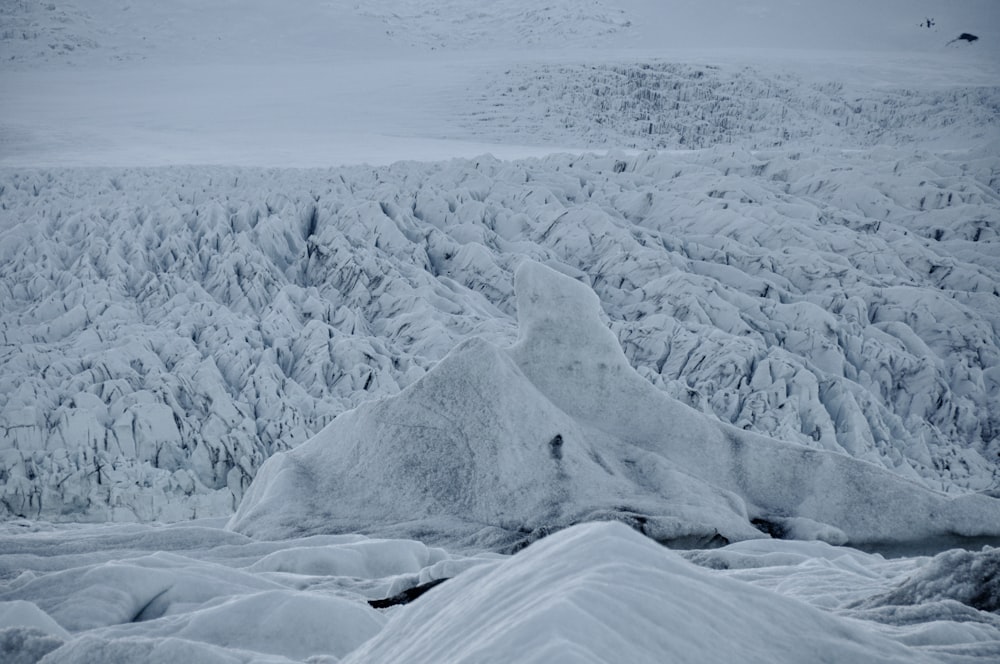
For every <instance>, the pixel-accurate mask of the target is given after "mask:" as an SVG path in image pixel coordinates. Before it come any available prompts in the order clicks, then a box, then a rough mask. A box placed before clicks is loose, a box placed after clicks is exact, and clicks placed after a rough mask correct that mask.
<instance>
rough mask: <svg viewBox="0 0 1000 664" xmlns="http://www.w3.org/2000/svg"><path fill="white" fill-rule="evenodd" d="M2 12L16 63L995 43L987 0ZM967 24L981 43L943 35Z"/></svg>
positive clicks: (512, 2)
mask: <svg viewBox="0 0 1000 664" xmlns="http://www.w3.org/2000/svg"><path fill="white" fill-rule="evenodd" d="M0 17H2V19H3V29H2V30H0V57H2V60H3V61H4V62H5V64H7V65H13V66H16V67H24V66H28V67H34V66H39V65H41V66H51V65H55V66H62V65H66V64H69V65H73V66H79V65H93V64H100V65H106V64H109V63H114V64H121V63H125V64H132V63H147V62H167V61H170V60H175V61H177V60H182V61H185V62H206V61H218V60H228V61H235V60H254V61H266V60H300V61H301V60H308V59H315V58H324V57H326V58H329V57H339V58H343V57H348V58H350V57H380V56H382V55H384V54H385V53H386V52H393V53H406V52H409V53H414V52H428V51H454V52H465V53H476V52H481V51H483V50H494V51H517V50H521V51H523V50H525V49H530V50H536V51H545V50H548V51H555V50H565V49H566V48H578V49H581V50H584V49H585V50H588V51H593V50H594V49H601V48H603V49H613V50H622V49H651V48H655V49H664V48H675V49H677V48H681V49H688V50H690V49H699V48H700V49H719V48H723V49H725V48H739V49H746V48H757V49H760V48H771V49H775V48H776V49H807V50H813V49H828V50H831V49H832V50H841V51H872V52H883V53H884V52H904V51H905V52H914V53H916V52H923V53H935V54H941V55H947V54H949V53H954V52H956V51H958V50H959V49H961V48H963V47H968V48H969V50H970V51H971V50H975V51H977V52H978V51H982V52H986V53H993V54H995V53H997V52H1000V45H998V44H997V37H998V25H997V22H996V7H995V4H994V3H993V2H992V0H962V2H952V1H949V0H920V1H919V2H914V1H913V0H880V2H878V3H870V2H865V1H864V0H841V2H838V3H836V4H835V5H833V4H829V5H828V4H820V3H801V2H795V1H794V0H770V1H769V2H767V3H749V4H748V3H746V2H741V1H740V0H698V1H697V2H696V1H694V0H681V1H679V2H669V3H667V2H661V1H660V0H586V1H581V0H547V1H546V2H545V3H544V4H543V5H541V6H540V5H539V4H538V3H537V2H534V1H533V0H498V1H495V2H490V3H482V2H478V1H477V0H438V1H437V2H434V3H433V4H431V5H428V4H427V3H426V2H421V1H420V0H381V1H380V2H378V3H368V4H364V3H357V2H355V1H354V0H327V1H326V2H316V1H315V0H286V1H285V2H282V3H281V4H280V5H275V4H274V3H273V2H268V1H267V0H243V1H242V2H241V3H240V4H239V7H238V8H237V7H235V6H234V5H233V4H232V3H229V2H224V1H222V0H175V1H174V2H171V3H170V5H169V6H167V5H163V3H157V2H151V1H149V0H133V1H132V2H130V3H128V4H126V5H124V6H121V5H109V4H107V3H92V2H84V1H83V0H60V1H59V2H7V3H4V5H3V6H2V7H0ZM929 19H930V22H931V24H928V20H929ZM970 31H971V32H974V33H976V34H977V36H978V37H979V40H977V42H976V43H975V44H969V43H967V42H961V43H959V44H954V43H953V44H949V41H950V40H952V39H953V38H955V37H958V36H959V34H961V33H963V32H970Z"/></svg>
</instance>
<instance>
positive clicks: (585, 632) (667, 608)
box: [344, 524, 933, 664]
mask: <svg viewBox="0 0 1000 664" xmlns="http://www.w3.org/2000/svg"><path fill="white" fill-rule="evenodd" d="M709 653H710V655H708V654H709ZM817 653H822V654H823V659H824V661H829V662H845V663H846V662H856V661H866V662H896V661H898V662H920V661H933V660H932V659H930V658H928V657H926V656H925V655H924V654H923V653H921V652H920V651H917V650H914V649H910V648H906V647H904V646H901V645H900V644H898V643H894V642H892V641H890V640H889V639H887V638H886V637H884V636H882V635H879V634H877V633H873V632H872V631H869V630H867V629H865V628H863V627H861V626H860V624H856V623H853V622H851V621H848V620H845V619H843V618H839V617H836V616H834V615H832V614H829V613H824V612H822V611H820V610H818V609H816V608H814V607H810V606H808V605H806V604H804V603H802V602H799V601H796V600H792V599H788V598H786V597H782V596H780V595H778V594H776V593H772V592H769V591H767V590H763V589H760V588H754V587H752V586H750V585H749V584H745V583H741V582H738V581H734V580H731V579H727V578H724V577H722V576H719V575H713V574H712V573H711V572H708V571H706V570H702V569H700V568H698V567H696V566H694V565H692V564H691V563H688V562H686V561H684V560H683V559H682V558H680V557H679V556H678V555H677V554H676V553H673V552H671V551H669V550H667V549H665V548H663V547H661V546H659V545H657V544H655V543H654V542H652V541H651V540H649V539H648V538H645V537H643V536H642V535H640V534H638V533H636V532H634V531H631V530H630V529H628V528H626V527H624V526H622V525H620V524H585V525H578V526H575V527H573V528H570V529H567V530H564V531H562V532H560V533H558V534H556V535H553V536H551V537H549V538H546V539H545V540H542V541H540V542H537V543H535V544H532V545H531V546H530V547H528V548H527V549H525V550H524V551H523V552H521V553H519V554H518V555H516V556H514V557H512V558H511V559H509V560H507V561H505V562H504V563H502V564H500V565H497V566H490V567H481V568H478V569H474V570H471V571H470V572H467V573H465V574H463V575H461V576H459V577H457V578H455V579H452V580H450V581H448V582H446V583H444V584H441V585H439V586H438V587H436V588H434V589H433V590H431V591H430V592H428V593H427V594H426V595H424V596H423V597H421V599H420V600H418V601H417V602H414V603H413V604H411V605H409V606H407V607H405V608H403V609H401V610H400V611H399V612H398V613H397V614H395V615H393V616H392V618H391V619H390V620H389V622H388V623H387V625H386V626H385V628H384V629H383V630H382V631H381V632H380V633H379V634H378V635H377V636H375V637H374V638H373V639H371V640H370V641H368V642H367V643H365V644H363V645H362V646H361V647H359V648H358V649H357V650H355V651H354V652H353V653H351V654H350V655H349V656H348V657H347V658H346V659H345V660H344V661H345V662H375V661H379V662H389V661H406V662H414V663H419V662H444V661H447V662H454V663H456V664H457V663H459V662H482V663H486V662H514V661H516V662H551V661H566V662H570V661H571V662H612V661H629V662H663V661H702V660H704V659H705V658H706V656H707V657H708V658H709V659H712V660H716V661H750V662H802V661H809V660H811V659H813V658H814V657H815V656H816V654H817Z"/></svg>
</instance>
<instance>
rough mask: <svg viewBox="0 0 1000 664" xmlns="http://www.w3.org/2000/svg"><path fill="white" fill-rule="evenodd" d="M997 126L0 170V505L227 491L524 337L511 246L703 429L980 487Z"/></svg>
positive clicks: (214, 497) (227, 497)
mask: <svg viewBox="0 0 1000 664" xmlns="http://www.w3.org/2000/svg"><path fill="white" fill-rule="evenodd" d="M998 168H1000V165H998V163H997V159H996V157H995V156H993V155H992V154H990V152H989V150H988V149H983V150H980V151H976V150H970V151H967V152H959V153H949V154H935V153H930V152H914V151H913V150H910V149H907V148H885V147H881V148H876V149H872V150H866V151H844V150H828V149H822V148H815V149H814V150H813V151H811V152H809V151H805V150H799V149H787V148H785V149H776V150H774V151H772V152H765V153H760V152H758V153H753V152H750V151H742V150H736V149H733V148H729V147H724V146H720V147H716V148H711V149H706V150H702V151H694V152H688V153H663V154H654V153H641V154H636V155H625V154H608V155H603V156H599V155H580V156H573V155H554V156H550V157H546V158H542V159H534V160H521V161H513V162H505V161H498V160H496V159H493V158H490V157H483V158H480V159H476V160H463V159H459V160H453V161H449V162H441V163H434V164H419V163H409V162H407V163H399V164H395V165H392V166H387V167H370V168H369V167H343V168H338V169H335V170H304V171H291V172H289V171H281V170H272V171H269V170H264V169H234V168H232V167H201V168H196V169H189V168H186V169H180V168H159V169H96V170H62V171H60V170H20V169H19V170H9V169H8V170H5V171H2V172H0V180H2V183H0V188H2V189H0V201H2V204H0V234H2V238H3V242H2V243H0V247H2V249H0V251H2V252H3V257H4V260H3V262H2V266H0V294H2V298H0V299H2V302H3V305H2V310H0V339H2V340H3V344H4V354H3V360H2V362H3V367H4V372H3V378H2V379H0V380H3V381H4V382H3V385H4V388H3V389H2V390H0V405H2V410H0V419H2V427H0V435H2V439H0V440H2V444H0V449H2V457H0V472H2V473H3V477H4V485H3V496H2V502H3V505H4V509H5V510H6V512H7V513H8V514H9V515H11V516H23V517H31V518H48V519H53V518H56V519H58V518H73V519H81V518H82V519H92V520H105V519H117V520H133V519H143V520H146V519H163V518H165V519H176V518H190V517H195V516H212V515H224V514H228V513H229V512H230V511H231V510H233V509H234V508H235V506H236V504H237V503H238V501H239V500H240V498H241V497H242V495H243V491H244V490H245V489H246V487H247V486H249V484H250V481H251V480H252V479H253V476H254V475H255V474H256V472H257V469H258V468H259V467H260V465H261V464H262V463H263V462H264V461H265V460H266V459H267V458H268V457H269V456H271V455H272V454H273V453H275V452H279V451H284V450H288V449H291V448H293V447H295V446H297V445H298V444H300V443H302V442H305V441H306V440H307V439H308V438H310V437H311V436H312V435H313V434H314V433H316V432H317V431H319V430H320V429H321V428H322V427H323V426H325V425H326V424H328V423H329V422H330V421H332V420H333V418H334V417H335V416H336V415H338V414H340V413H342V412H344V411H346V410H349V409H350V408H354V407H355V406H358V405H359V404H360V403H361V402H362V401H365V400H370V399H375V398H378V397H385V396H391V395H394V394H397V393H398V392H399V391H400V390H401V389H403V388H405V387H406V386H408V385H410V384H412V383H413V382H414V381H415V380H417V379H418V378H419V377H421V376H422V375H424V374H425V373H426V372H427V371H428V370H429V369H430V368H431V367H432V366H433V365H434V364H435V363H436V362H438V361H439V360H441V359H442V358H443V357H444V356H445V355H446V353H447V352H448V351H449V350H451V348H452V347H454V346H455V345H457V344H458V343H459V342H461V341H462V340H464V339H468V338H471V337H473V336H480V337H482V338H484V339H486V340H487V341H489V342H491V343H494V344H496V345H501V346H503V345H511V344H512V343H514V341H515V340H516V335H517V330H516V325H515V321H514V312H515V298H514V288H513V271H514V268H515V266H516V265H517V264H519V263H520V262H521V261H522V260H523V259H524V258H525V257H527V258H531V259H533V260H539V261H543V262H549V264H552V265H557V266H560V267H561V269H563V270H564V271H567V272H569V273H571V274H576V275H577V276H582V275H586V279H587V281H589V282H590V285H591V286H592V287H593V289H594V290H595V292H596V293H597V294H598V296H599V297H600V300H601V306H602V309H603V310H604V311H605V314H606V315H607V317H608V322H609V325H610V328H611V329H612V330H613V331H614V333H615V335H616V336H617V338H618V340H619V342H620V344H621V346H622V347H623V348H624V350H625V354H626V357H627V358H628V360H629V363H630V364H631V365H632V366H633V367H634V368H635V369H636V370H637V371H638V372H639V373H640V374H641V375H642V376H643V377H644V378H646V379H647V380H648V381H650V382H651V383H652V384H654V385H655V386H656V387H658V388H659V389H661V390H662V391H664V392H665V393H667V394H669V395H671V396H673V397H674V398H677V399H680V400H681V401H683V402H684V403H687V404H688V405H691V406H693V407H695V408H696V409H698V410H701V411H702V412H706V413H710V414H712V415H713V416H714V417H716V418H717V419H719V420H720V421H723V422H728V423H730V424H733V425H735V426H737V427H740V428H743V429H747V430H750V431H754V432H757V433H760V434H764V435H767V436H770V437H774V438H778V439H781V440H786V441H790V442H795V443H799V444H803V445H807V446H810V447H813V448H816V449H824V450H832V451H837V452H842V453H847V454H849V455H851V456H854V457H857V458H861V459H865V460H867V461H871V462H873V463H876V464H879V465H881V466H883V467H886V468H889V469H891V470H893V471H894V472H896V473H898V474H901V475H903V476H906V477H909V478H910V479H914V480H917V481H921V482H924V483H925V484H927V485H928V486H930V487H931V488H934V489H937V490H943V491H950V492H954V491H961V490H978V491H984V490H985V491H989V490H995V487H996V486H997V472H998V463H997V461H998V455H1000V448H998V447H997V446H998V444H1000V443H998V441H1000V438H998V432H1000V423H998V420H997V413H998V412H1000V404H998V399H1000V388H998V385H1000V374H998V371H1000V369H998V363H1000V350H998V348H1000V343H998V336H997V333H996V330H997V329H998V327H1000V308H998V306H997V295H996V284H997V283H1000V265H998V263H997V259H996V255H995V252H994V251H992V250H991V249H990V247H991V246H993V245H994V244H995V243H996V238H997V236H996V229H995V228H994V224H993V221H992V219H993V216H995V209H996V199H997V193H996V191H997V182H998V181H997V179H996V172H997V170H998Z"/></svg>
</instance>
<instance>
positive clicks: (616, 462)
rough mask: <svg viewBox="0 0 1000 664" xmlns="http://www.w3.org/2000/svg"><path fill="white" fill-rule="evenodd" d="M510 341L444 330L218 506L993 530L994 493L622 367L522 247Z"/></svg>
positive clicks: (507, 528)
mask: <svg viewBox="0 0 1000 664" xmlns="http://www.w3.org/2000/svg"><path fill="white" fill-rule="evenodd" d="M515 292H516V295H517V313H518V326H519V337H518V341H517V343H516V344H515V345H514V346H513V347H512V348H510V349H506V350H505V349H501V348H498V347H496V346H494V345H492V344H490V343H488V342H486V341H484V340H481V339H472V340H469V341H467V342H465V343H463V344H460V345H459V346H458V348H456V349H455V350H454V351H453V352H452V353H451V354H449V355H448V356H447V357H446V358H445V359H444V360H442V361H441V362H440V363H439V364H438V365H437V366H436V367H434V369H432V370H431V371H430V372H429V373H428V374H427V375H426V376H424V377H423V378H422V379H420V380H419V381H417V382H416V383H414V384H413V385H411V386H410V387H409V388H407V389H406V390H404V391H403V392H402V393H400V394H399V395H398V396H395V397H391V398H387V399H384V400H381V401H378V402H370V403H366V404H362V405H361V406H359V407H358V408H357V409H355V410H353V411H350V412H348V413H345V414H343V415H341V416H340V417H338V418H337V419H336V420H335V421H334V422H333V423H331V424H330V425H329V426H328V427H327V428H326V429H324V430H323V431H322V432H320V433H319V434H317V435H316V436H315V437H314V438H313V439H312V440H310V441H309V442H307V443H305V444H303V445H302V446H300V447H298V448H296V449H295V450H292V451H291V452H288V453H281V454H277V455H275V456H273V457H271V458H270V459H269V460H268V461H267V462H266V463H265V464H264V466H263V467H262V468H261V470H260V472H259V474H258V475H257V477H256V479H255V480H254V482H253V484H252V485H251V487H250V489H249V490H248V491H247V493H246V495H245V496H244V498H243V501H242V502H241V504H240V507H239V509H238V510H237V512H236V514H235V515H234V516H233V518H232V520H231V521H230V524H229V527H230V528H232V529H233V530H236V531H239V532H243V533H246V534H250V535H252V536H256V537H265V538H275V537H290V536H300V535H303V534H310V533H320V532H348V531H357V532H363V533H379V534H387V533H389V534H393V535H405V536H409V537H415V538H418V539H426V540H431V541H446V542H449V543H452V544H454V543H455V542H456V541H462V542H465V543H474V544H476V545H480V546H481V545H487V546H507V547H510V546H513V547H517V546H519V545H521V544H523V543H524V542H526V541H530V540H532V539H534V538H537V537H538V536H540V535H544V534H546V533H548V532H550V531H553V530H558V529H561V528H565V527H567V526H569V525H572V524H574V523H577V522H581V521H592V520H599V519H618V520H623V521H626V522H628V523H630V524H631V525H633V526H634V527H636V528H637V529H639V530H641V531H642V532H644V533H646V534H648V535H650V536H651V537H654V538H655V539H658V540H661V541H672V540H679V539H694V540H695V541H698V542H701V543H705V542H709V541H711V540H713V539H721V540H722V541H723V542H727V541H733V540H743V539H749V538H754V537H761V536H762V534H761V533H760V531H758V530H757V529H755V528H754V527H753V526H752V525H751V523H750V521H751V519H758V520H761V521H763V522H765V523H768V524H777V525H778V527H779V528H781V529H782V530H783V531H784V532H785V533H786V534H789V535H791V536H793V537H794V536H799V537H809V538H823V539H830V540H834V541H835V542H836V543H843V542H844V541H850V542H852V543H857V542H872V541H899V540H916V539H921V538H925V537H928V536H933V535H939V534H958V535H965V536H974V535H1000V501H997V500H995V499H993V498H990V497H987V496H983V495H966V496H960V497H955V498H950V497H945V496H944V495H941V494H937V493H934V492H932V491H929V490H927V489H926V488H924V487H922V486H921V485H919V484H917V483H915V482H912V481H910V480H907V479H904V478H901V477H899V476H896V475H894V474H892V473H889V472H888V471H885V470H884V469H881V468H879V467H877V466H875V465H872V464H869V463H866V462H863V461H858V460H856V459H853V458H850V457H847V456H843V455H839V454H833V453H829V452H824V451H818V450H810V449H807V448H804V447H801V446H798V445H794V444H790V443H783V442H779V441H775V440H772V439H768V438H765V437H763V436H759V435H755V434H752V433H748V432H745V431H741V430H739V429H735V428H733V427H730V426H727V425H723V424H720V423H718V422H716V421H714V420H711V419H709V418H708V417H706V416H704V415H702V414H700V413H698V412H696V411H694V410H692V409H691V408H689V407H687V406H685V405H683V404H681V403H679V402H677V401H675V400H673V399H671V398H670V397H669V396H667V395H665V394H663V393H662V392H660V391H659V390H657V389H655V388H654V387H653V386H652V385H651V384H650V383H649V382H648V381H646V380H645V379H644V378H642V377H641V376H639V375H638V374H637V373H636V372H635V370H634V369H633V368H632V367H631V366H630V365H629V363H628V361H627V359H626V357H625V355H624V353H623V352H622V350H621V347H620V346H619V344H618V340H617V338H616V337H615V336H614V334H613V333H612V332H611V331H610V330H609V329H608V328H607V326H606V325H605V324H604V322H603V321H602V318H601V316H602V311H601V307H600V301H599V300H598V298H597V296H596V295H595V294H594V293H593V291H591V290H590V289H589V288H588V287H587V286H586V285H584V284H582V283H580V282H578V281H576V280H575V279H573V278H571V277H569V276H566V275H563V274H560V273H559V272H556V271H555V270H553V269H551V268H547V267H545V266H543V265H541V264H539V263H535V262H532V261H525V262H524V263H522V265H521V266H520V267H519V268H518V270H517V273H516V277H515Z"/></svg>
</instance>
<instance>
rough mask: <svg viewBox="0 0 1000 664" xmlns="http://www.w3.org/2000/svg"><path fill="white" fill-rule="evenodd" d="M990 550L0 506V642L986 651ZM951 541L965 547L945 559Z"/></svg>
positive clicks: (459, 655) (363, 649)
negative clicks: (515, 548)
mask: <svg viewBox="0 0 1000 664" xmlns="http://www.w3.org/2000/svg"><path fill="white" fill-rule="evenodd" d="M995 552H996V550H995V549H993V550H989V549H987V550H984V551H982V552H967V553H961V554H960V552H957V551H953V552H947V553H943V554H941V555H940V556H938V557H935V558H904V559H890V560H886V559H884V558H882V557H881V556H879V555H872V554H866V553H861V552H860V551H855V550H853V549H849V548H844V547H834V546H830V545H828V544H825V543H823V542H794V541H783V540H771V539H767V540H752V541H747V542H742V543H739V544H733V545H729V546H726V547H723V548H721V549H713V550H707V551H705V550H702V551H687V552H684V553H683V554H682V555H679V554H678V553H677V552H674V551H671V550H669V549H667V548H664V547H662V546H660V545H658V544H656V543H655V542H653V541H652V540H650V539H648V538H646V537H643V536H642V535H640V534H639V533H637V532H635V531H634V530H632V529H630V528H627V527H626V526H624V525H622V524H617V523H590V524H583V525H578V526H574V527H571V528H568V529H565V530H562V531H560V532H558V533H556V534H554V535H552V536H550V537H547V538H545V539H543V540H540V541H538V542H535V543H533V544H531V545H530V546H529V547H528V548H526V549H524V550H523V551H521V552H520V553H518V554H516V555H513V556H500V555H497V554H481V553H480V554H470V553H466V554H456V553H448V552H445V551H443V550H441V549H434V548H429V547H427V546H425V545H423V544H420V543H419V542H415V541H412V540H387V539H367V538H365V537H361V536H358V535H343V536H317V537H308V538H299V539H291V540H284V541H280V542H268V541H264V540H253V539H249V538H246V537H243V536H241V535H236V534H234V533H230V532H226V531H224V530H221V529H219V528H217V527H214V526H212V525H211V524H208V523H195V524H190V525H182V524H177V525H173V526H149V525H104V526H89V527H84V528H81V527H78V526H73V527H60V528H52V527H46V526H42V525H39V524H34V525H29V524H26V523H23V522H22V523H9V524H7V525H6V526H5V527H4V528H3V532H2V534H0V579H2V585H0V653H4V654H5V656H7V655H8V654H10V658H8V659H5V661H37V660H38V659H39V658H41V657H42V656H43V655H45V654H46V653H50V654H48V656H47V658H44V659H42V661H43V662H46V663H57V662H95V661H102V662H104V661H129V662H131V661H154V662H170V661H177V659H176V658H178V657H181V658H183V659H184V661H192V662H289V661H311V662H336V661H345V662H398V661H405V662H473V661H474V662H492V661H496V662H513V661H517V662H521V661H525V662H532V661H539V662H541V661H546V662H547V661H567V662H607V661H630V662H643V663H645V662H662V661H666V660H669V661H685V662H688V661H690V662H695V661H703V660H704V656H705V653H712V657H711V658H718V659H719V660H720V661H746V662H801V661H810V660H812V659H815V658H822V659H823V661H830V662H858V661H865V662H868V661H872V662H974V661H982V662H987V661H994V660H995V658H996V657H997V656H998V655H1000V618H998V616H997V614H996V612H995V610H994V611H993V612H990V611H989V610H987V609H988V607H981V608H979V609H977V608H974V607H973V606H970V602H969V601H967V600H968V599H969V598H968V597H966V596H964V595H963V592H964V591H963V590H962V589H967V588H970V587H974V586H975V585H976V584H977V583H978V582H979V581H978V579H979V578H980V575H981V574H982V573H984V572H985V573H987V574H989V569H995V568H991V567H989V565H995V559H996V556H995ZM959 555H961V557H963V558H965V559H968V560H973V561H978V562H974V563H973V564H971V565H960V566H958V567H954V568H951V566H950V565H949V564H948V560H950V559H952V558H954V557H956V556H959ZM362 561H364V562H363V563H362ZM989 561H992V562H989ZM949 570H950V571H949ZM438 579H448V580H447V581H445V582H444V583H442V584H440V585H438V586H437V587H435V588H434V589H432V590H430V591H429V592H428V593H426V594H424V595H422V596H421V597H419V598H418V599H417V600H415V601H413V602H412V603H410V604H407V605H404V606H397V607H394V608H391V609H388V610H384V611H377V610H375V609H372V608H370V607H369V606H368V604H367V602H366V600H371V599H378V598H384V597H391V596H393V595H396V594H398V593H399V592H400V591H402V590H405V589H407V588H412V587H414V586H416V585H418V584H424V583H427V582H430V581H434V580H438ZM949 587H953V588H956V589H959V590H957V591H949V590H948V588H949ZM917 588H924V589H926V590H923V591H918V592H914V589H917ZM935 588H936V590H935ZM963 602H964V603H963ZM18 657H21V658H22V659H17V658H18Z"/></svg>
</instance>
